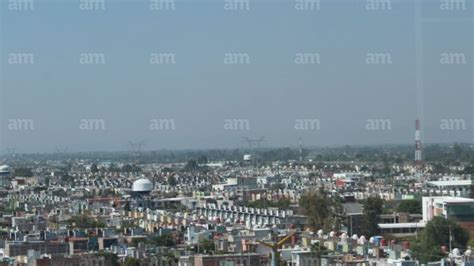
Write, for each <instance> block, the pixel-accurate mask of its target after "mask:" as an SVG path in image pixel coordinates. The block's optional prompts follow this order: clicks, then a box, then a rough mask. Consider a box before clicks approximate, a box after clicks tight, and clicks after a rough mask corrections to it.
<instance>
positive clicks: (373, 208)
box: [361, 197, 384, 237]
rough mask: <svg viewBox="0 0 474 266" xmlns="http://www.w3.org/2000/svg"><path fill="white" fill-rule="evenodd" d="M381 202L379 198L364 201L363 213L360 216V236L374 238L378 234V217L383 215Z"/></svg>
mask: <svg viewBox="0 0 474 266" xmlns="http://www.w3.org/2000/svg"><path fill="white" fill-rule="evenodd" d="M383 204H384V202H383V200H382V199H381V198H379V197H369V198H368V199H367V200H365V201H364V203H363V205H364V212H363V214H362V220H363V223H362V228H361V229H362V230H361V233H362V235H365V236H367V237H371V236H375V235H377V234H378V232H379V226H378V224H379V222H380V215H381V214H382V213H383Z"/></svg>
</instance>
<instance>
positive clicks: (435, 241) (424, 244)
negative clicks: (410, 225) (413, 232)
mask: <svg viewBox="0 0 474 266" xmlns="http://www.w3.org/2000/svg"><path fill="white" fill-rule="evenodd" d="M450 232H451V233H450ZM450 234H451V235H452V241H451V247H452V248H461V249H463V248H465V247H466V245H467V242H468V240H469V234H468V233H467V231H466V230H464V229H463V228H461V227H459V226H458V225H457V224H456V223H455V222H454V221H452V220H449V219H445V218H444V217H441V216H437V217H434V218H433V219H432V220H431V221H429V222H428V223H427V224H426V226H425V228H424V229H423V231H422V232H421V234H420V238H419V240H418V241H417V242H416V243H415V245H414V247H413V254H414V257H415V258H417V259H418V260H420V262H422V263H427V262H430V261H437V260H440V259H441V258H442V257H443V256H444V254H442V253H441V246H446V247H449V246H450V241H449V238H450V237H449V236H450Z"/></svg>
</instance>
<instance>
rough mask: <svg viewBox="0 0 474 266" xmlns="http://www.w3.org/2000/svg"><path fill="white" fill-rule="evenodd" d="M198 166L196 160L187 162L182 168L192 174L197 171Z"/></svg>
mask: <svg viewBox="0 0 474 266" xmlns="http://www.w3.org/2000/svg"><path fill="white" fill-rule="evenodd" d="M198 168H199V165H198V163H197V162H196V160H189V161H188V162H187V163H186V165H185V166H184V170H185V171H187V172H192V171H196V170H198Z"/></svg>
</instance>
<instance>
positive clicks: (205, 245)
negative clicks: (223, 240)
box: [199, 239, 215, 254]
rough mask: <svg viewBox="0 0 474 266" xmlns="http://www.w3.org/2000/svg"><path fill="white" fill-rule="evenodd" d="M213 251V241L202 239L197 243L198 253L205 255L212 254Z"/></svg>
mask: <svg viewBox="0 0 474 266" xmlns="http://www.w3.org/2000/svg"><path fill="white" fill-rule="evenodd" d="M214 250H215V244H214V241H212V240H209V239H203V240H201V241H199V251H200V252H204V253H206V254H212V253H214Z"/></svg>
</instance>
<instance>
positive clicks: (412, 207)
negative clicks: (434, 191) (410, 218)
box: [397, 200, 422, 214]
mask: <svg viewBox="0 0 474 266" xmlns="http://www.w3.org/2000/svg"><path fill="white" fill-rule="evenodd" d="M397 211H398V212H408V213H418V214H421V211H422V206H421V201H420V200H404V201H402V202H401V203H400V205H398V207H397Z"/></svg>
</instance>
